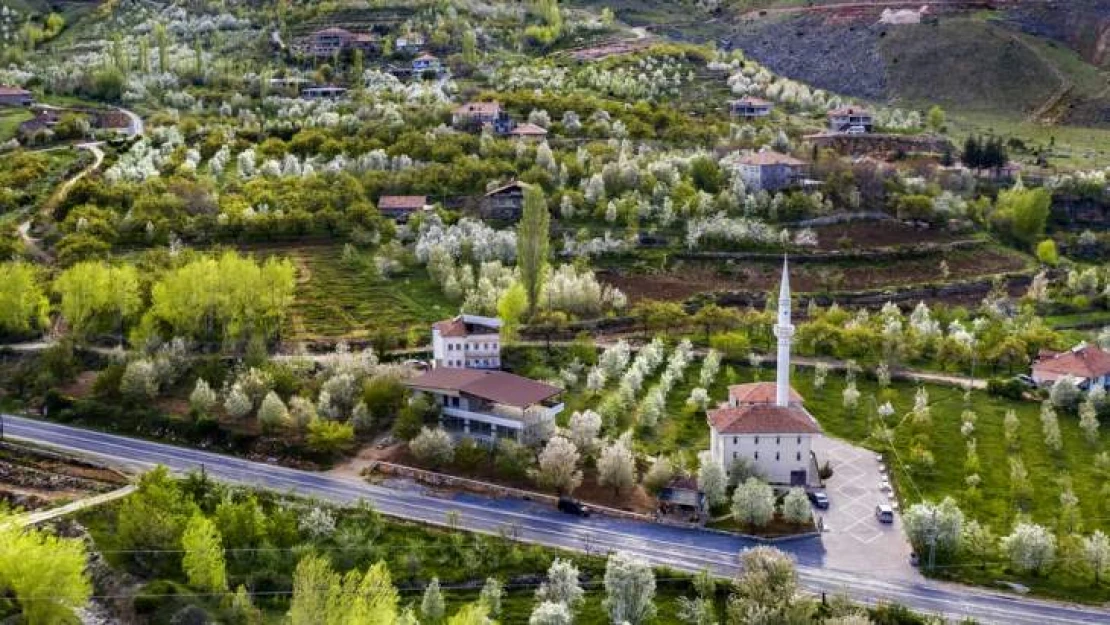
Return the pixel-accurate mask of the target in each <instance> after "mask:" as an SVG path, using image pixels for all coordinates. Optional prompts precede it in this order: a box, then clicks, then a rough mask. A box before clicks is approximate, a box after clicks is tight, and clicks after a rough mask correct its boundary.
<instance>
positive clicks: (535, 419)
mask: <svg viewBox="0 0 1110 625" xmlns="http://www.w3.org/2000/svg"><path fill="white" fill-rule="evenodd" d="M405 385H406V386H408V387H409V388H410V389H412V390H413V391H414V392H417V393H423V394H426V395H428V396H429V397H431V399H432V401H433V402H434V403H435V404H436V405H437V406H439V408H440V425H441V426H443V428H444V429H446V430H447V431H448V432H450V433H452V434H454V435H455V436H458V437H465V438H472V439H475V440H477V441H480V442H484V443H488V444H493V443H496V442H497V440H498V439H499V438H511V439H513V440H515V441H518V442H524V443H533V442H539V441H542V440H544V439H545V438H546V437H547V436H548V435H549V434H550V433H551V432H552V431H554V429H555V416H556V415H558V414H559V413H560V412H562V410H563V404H562V403H561V402H559V401H558V397H559V395H560V394H561V393H562V392H563V390H562V389H560V388H558V387H556V386H551V385H550V384H544V383H543V382H537V381H535V380H529V379H528V378H522V377H520V376H519V375H513V374H512V373H508V372H505V371H480V370H476V369H457V368H452V367H441V368H438V369H433V370H431V371H428V372H426V373H423V374H421V375H419V376H417V377H416V378H413V379H411V380H409V381H407V382H405Z"/></svg>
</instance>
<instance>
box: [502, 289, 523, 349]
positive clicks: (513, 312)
mask: <svg viewBox="0 0 1110 625" xmlns="http://www.w3.org/2000/svg"><path fill="white" fill-rule="evenodd" d="M527 311H528V293H527V291H525V289H524V285H523V284H521V283H520V282H513V285H512V286H510V287H509V288H508V289H507V290H506V291H505V292H504V293H503V294H502V295H501V298H500V299H498V300H497V316H498V317H499V318H500V319H501V339H502V340H504V341H505V342H509V341H513V340H515V339H516V336H517V333H518V331H519V329H520V323H521V320H522V319H523V318H524V313H526V312H527Z"/></svg>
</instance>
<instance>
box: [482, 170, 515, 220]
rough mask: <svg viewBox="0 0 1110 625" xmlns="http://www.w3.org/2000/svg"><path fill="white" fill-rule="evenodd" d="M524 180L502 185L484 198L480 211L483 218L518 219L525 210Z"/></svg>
mask: <svg viewBox="0 0 1110 625" xmlns="http://www.w3.org/2000/svg"><path fill="white" fill-rule="evenodd" d="M526 187H527V185H525V184H524V183H523V182H518V181H515V180H514V181H513V182H510V183H509V184H506V185H504V186H500V187H498V188H496V189H494V190H492V191H490V192H488V193H486V195H485V196H484V197H483V198H482V204H481V206H480V207H479V213H480V214H481V216H482V218H483V219H500V220H502V221H517V220H519V219H520V215H521V213H523V212H524V189H525V188H526Z"/></svg>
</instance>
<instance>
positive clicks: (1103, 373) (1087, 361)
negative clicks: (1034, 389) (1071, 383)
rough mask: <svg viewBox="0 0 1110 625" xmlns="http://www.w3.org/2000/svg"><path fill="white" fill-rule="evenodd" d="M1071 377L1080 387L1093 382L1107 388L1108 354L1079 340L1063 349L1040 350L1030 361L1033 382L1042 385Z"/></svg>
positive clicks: (1109, 374)
mask: <svg viewBox="0 0 1110 625" xmlns="http://www.w3.org/2000/svg"><path fill="white" fill-rule="evenodd" d="M1065 376H1071V377H1072V378H1074V379H1075V380H1076V382H1077V383H1078V385H1079V388H1082V389H1085V390H1089V389H1090V388H1091V387H1092V386H1094V385H1100V386H1102V387H1103V388H1110V353H1108V352H1106V351H1105V350H1103V349H1100V348H1099V347H1097V346H1095V345H1087V344H1085V343H1080V344H1079V345H1077V346H1075V347H1074V348H1072V349H1070V350H1068V351H1066V352H1059V353H1057V352H1051V351H1042V352H1041V354H1040V356H1038V357H1037V360H1036V361H1035V362H1034V363H1033V381H1034V382H1036V383H1037V384H1039V385H1041V386H1049V385H1051V384H1054V383H1055V382H1056V380H1059V379H1060V378H1063V377H1065Z"/></svg>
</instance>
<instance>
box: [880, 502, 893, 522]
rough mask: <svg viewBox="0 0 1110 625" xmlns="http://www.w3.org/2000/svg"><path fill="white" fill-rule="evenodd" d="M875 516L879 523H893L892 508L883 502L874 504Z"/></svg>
mask: <svg viewBox="0 0 1110 625" xmlns="http://www.w3.org/2000/svg"><path fill="white" fill-rule="evenodd" d="M875 518H876V519H878V520H879V523H893V522H894V508H891V507H890V505H889V504H885V503H881V504H879V505H877V506H875Z"/></svg>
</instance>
